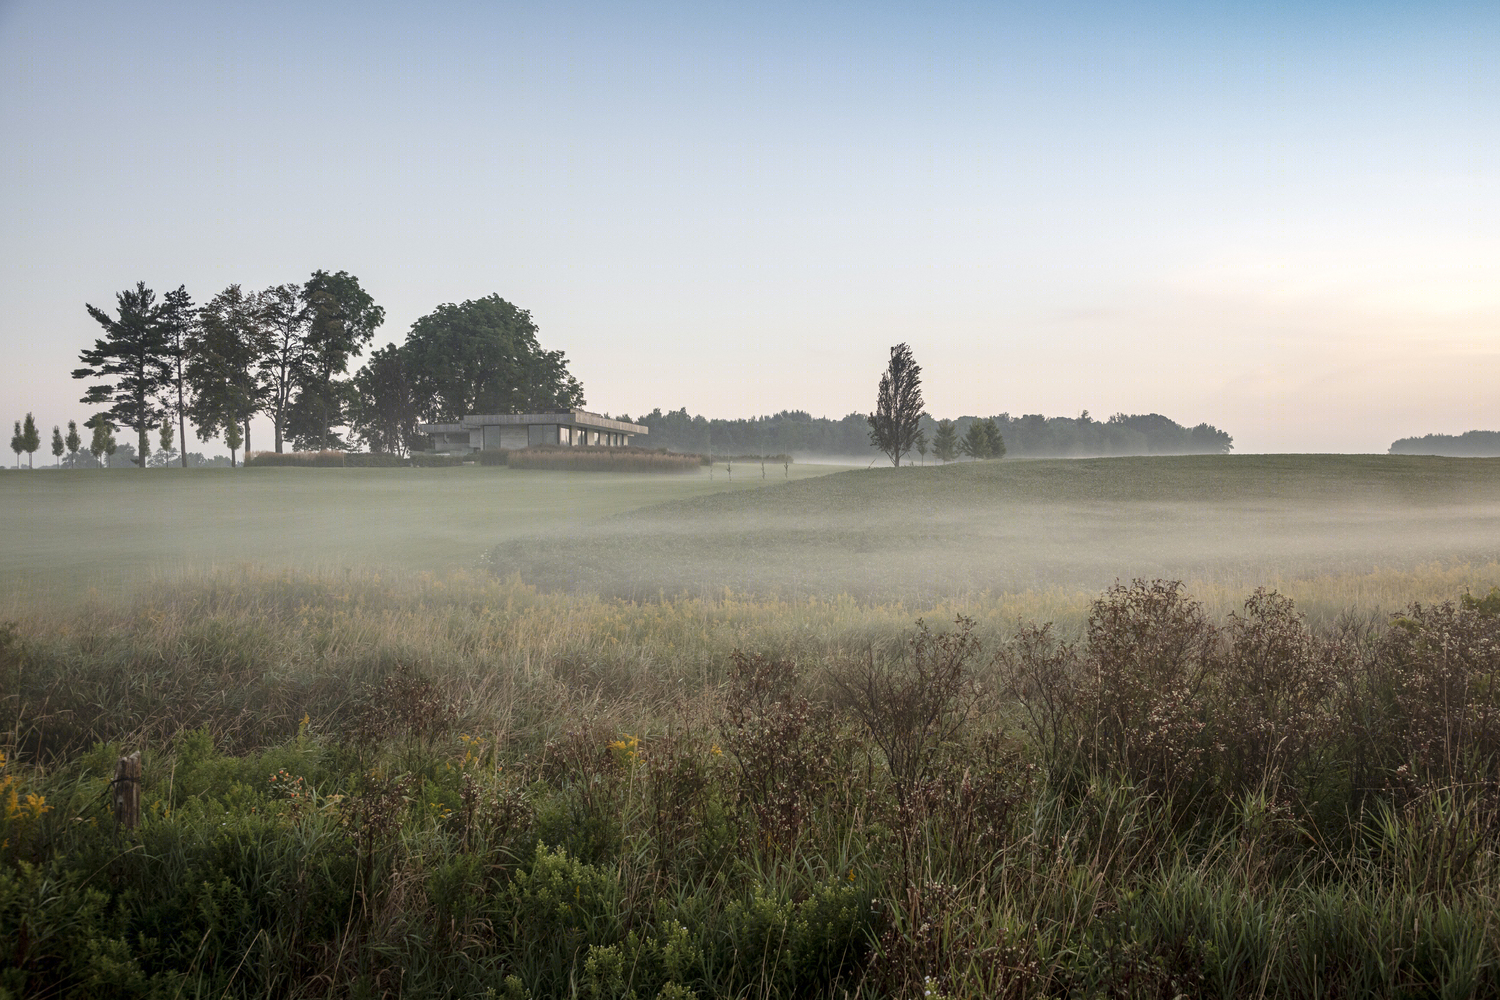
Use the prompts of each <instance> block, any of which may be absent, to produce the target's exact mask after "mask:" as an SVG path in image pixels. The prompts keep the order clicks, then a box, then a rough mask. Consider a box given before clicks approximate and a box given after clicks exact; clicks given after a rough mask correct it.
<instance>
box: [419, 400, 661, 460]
mask: <svg viewBox="0 0 1500 1000" xmlns="http://www.w3.org/2000/svg"><path fill="white" fill-rule="evenodd" d="M417 430H418V431H420V432H421V433H423V434H427V435H429V436H430V437H431V438H432V448H433V450H434V451H438V452H443V453H446V454H450V455H467V454H470V453H472V452H476V451H494V450H496V449H505V450H507V451H514V450H518V449H521V448H536V447H540V446H543V445H553V446H560V447H582V446H584V445H593V446H596V447H605V448H626V447H629V446H630V443H631V438H633V437H635V436H637V435H641V434H646V433H648V431H647V429H646V428H645V427H642V426H641V425H640V424H632V423H627V422H625V421H624V420H612V419H610V418H609V417H606V416H602V415H601V414H598V413H590V412H589V411H587V410H554V411H550V412H547V413H488V414H472V415H470V416H467V417H461V418H459V419H458V420H457V421H456V422H454V423H437V424H418V425H417Z"/></svg>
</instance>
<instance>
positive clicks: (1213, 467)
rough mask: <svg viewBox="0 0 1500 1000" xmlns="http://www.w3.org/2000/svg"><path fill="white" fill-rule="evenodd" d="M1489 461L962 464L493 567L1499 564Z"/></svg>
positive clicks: (700, 513)
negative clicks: (1496, 561) (1494, 560)
mask: <svg viewBox="0 0 1500 1000" xmlns="http://www.w3.org/2000/svg"><path fill="white" fill-rule="evenodd" d="M1497 539H1500V463H1472V462H1471V463H1465V462H1463V461H1444V460H1435V459H1423V460H1398V459H1390V458H1378V457H1377V458H1369V457H1353V456H1319V457H1315V458H1303V457H1295V458H1277V457H1266V456H1250V457H1228V456H1223V457H1218V456H1215V457H1182V458H1160V457H1159V458H1150V459H1100V460H1074V461H1042V460H1038V461H1032V462H1025V463H1010V462H1005V463H963V464H954V465H948V466H943V467H932V466H928V467H915V468H901V469H892V468H885V469H872V470H862V471H851V472H842V473H837V474H834V475H830V476H826V477H820V478H816V479H808V480H803V481H800V482H797V483H792V484H787V485H784V486H772V487H769V488H767V489H765V490H760V491H754V492H746V493H734V494H724V495H710V496H702V497H694V498H690V499H683V500H673V501H669V502H666V503H663V504H659V505H656V506H654V507H647V508H642V509H639V510H635V511H631V512H627V513H623V514H618V515H614V516H612V517H609V518H606V519H604V520H602V521H600V522H598V523H597V524H594V525H591V526H588V527H583V526H578V527H573V528H569V529H568V530H566V531H558V532H551V533H548V534H547V535H545V536H544V537H540V538H517V539H512V540H509V541H507V542H505V543H503V544H501V545H499V546H498V547H497V548H496V549H495V550H494V552H493V553H492V554H491V565H492V567H493V568H494V570H495V571H496V572H500V573H505V572H517V573H519V574H520V575H521V578H522V579H524V580H530V581H535V582H537V583H538V584H539V585H542V586H549V587H558V588H563V589H575V590H583V591H588V590H598V591H601V592H603V593H605V594H611V595H618V596H622V597H629V598H652V597H655V596H657V595H658V594H660V593H665V594H667V595H669V596H670V595H672V594H674V593H677V592H679V591H684V592H687V593H690V594H705V593H708V594H711V593H713V592H715V591H717V590H723V589H729V590H738V591H748V592H754V593H764V594H774V595H778V596H782V597H798V596H802V597H806V596H820V597H826V596H829V595H836V594H850V595H857V596H860V597H865V598H872V599H878V600H889V599H906V600H912V599H921V598H923V597H924V596H930V595H947V596H951V595H956V594H965V593H969V594H972V593H975V592H979V591H995V592H1006V591H1009V592H1019V591H1028V590H1035V589H1047V588H1069V589H1075V590H1078V589H1082V590H1100V589H1103V588H1104V587H1106V586H1108V585H1109V584H1111V583H1114V582H1115V581H1116V580H1123V581H1127V582H1128V581H1129V580H1130V579H1132V578H1136V577H1144V578H1152V577H1162V578H1170V579H1186V580H1202V581H1214V582H1220V583H1224V584H1228V583H1231V582H1233V583H1236V584H1238V585H1240V586H1243V587H1245V588H1247V589H1252V588H1253V587H1254V586H1257V585H1261V584H1266V585H1274V584H1275V583H1276V582H1277V581H1280V580H1290V579H1298V578H1306V577H1310V576H1317V575H1334V574H1349V573H1367V572H1371V571H1374V570H1380V569H1409V568H1411V567H1413V566H1415V565H1419V564H1423V563H1431V562H1438V561H1445V560H1446V561H1454V560H1481V561H1488V560H1493V559H1494V558H1496V557H1497V556H1500V546H1497V543H1496V540H1497Z"/></svg>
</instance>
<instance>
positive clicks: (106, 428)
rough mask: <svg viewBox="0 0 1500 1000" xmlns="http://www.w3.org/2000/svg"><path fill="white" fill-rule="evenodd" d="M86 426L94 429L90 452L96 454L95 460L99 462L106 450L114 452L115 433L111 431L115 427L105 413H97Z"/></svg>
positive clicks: (90, 441) (90, 440)
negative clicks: (105, 416) (110, 423)
mask: <svg viewBox="0 0 1500 1000" xmlns="http://www.w3.org/2000/svg"><path fill="white" fill-rule="evenodd" d="M84 426H85V427H92V428H93V429H94V436H93V437H92V438H90V439H89V454H90V455H93V456H94V461H95V462H99V461H100V456H101V455H103V454H104V453H105V452H106V451H107V452H109V453H110V454H111V455H112V454H114V447H115V446H114V435H113V434H112V433H111V431H112V430H113V429H114V428H112V427H110V425H109V421H108V420H106V419H105V418H104V414H102V413H99V414H95V415H94V416H93V417H92V418H90V420H89V421H88V422H87V423H85V424H84ZM101 464H102V463H101Z"/></svg>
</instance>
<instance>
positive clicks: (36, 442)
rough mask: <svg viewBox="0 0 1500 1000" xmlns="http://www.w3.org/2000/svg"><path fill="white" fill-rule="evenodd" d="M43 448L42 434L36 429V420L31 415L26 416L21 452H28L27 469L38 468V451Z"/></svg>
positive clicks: (22, 427)
mask: <svg viewBox="0 0 1500 1000" xmlns="http://www.w3.org/2000/svg"><path fill="white" fill-rule="evenodd" d="M41 446H42V434H41V432H40V431H38V430H37V429H36V418H35V417H33V416H32V415H31V414H30V413H28V414H26V420H25V422H23V423H22V424H21V450H22V451H24V452H26V467H27V468H28V469H33V468H35V467H36V464H35V456H36V450H37V449H38V448H40V447H41Z"/></svg>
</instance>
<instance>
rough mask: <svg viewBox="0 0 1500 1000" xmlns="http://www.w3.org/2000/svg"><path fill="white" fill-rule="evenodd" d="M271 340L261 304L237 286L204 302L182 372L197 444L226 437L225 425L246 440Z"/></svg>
mask: <svg viewBox="0 0 1500 1000" xmlns="http://www.w3.org/2000/svg"><path fill="white" fill-rule="evenodd" d="M286 287H287V288H292V286H290V285H288V286H286ZM274 291H275V289H272V290H271V291H270V292H267V293H265V294H266V295H268V296H269V295H270V294H271V292H274ZM293 302H295V297H294V298H293ZM271 341H272V334H271V332H270V329H269V324H268V320H267V316H266V314H265V312H264V311H263V309H262V303H261V302H260V301H258V299H257V297H256V296H249V295H246V294H245V293H244V292H243V291H241V289H240V286H239V285H230V286H229V287H228V288H226V289H224V290H223V291H222V292H220V293H219V294H218V295H215V296H214V297H213V298H211V299H209V300H208V302H206V303H204V306H203V308H202V309H201V310H200V311H199V313H198V322H197V323H196V324H195V326H194V328H193V339H192V342H191V345H190V349H189V353H190V361H189V363H188V367H187V380H188V384H189V386H191V388H192V393H193V401H192V404H191V406H190V407H189V415H190V416H191V417H192V418H193V425H194V426H195V427H196V428H197V429H198V437H199V438H200V439H202V440H204V441H207V440H209V439H210V438H212V437H214V436H215V435H216V434H219V433H221V432H225V433H227V431H228V428H229V425H230V424H234V425H236V426H238V425H241V424H243V425H244V438H245V439H246V440H248V438H249V434H250V418H251V417H252V416H254V415H255V414H256V413H257V412H259V411H260V410H261V408H262V407H263V406H264V405H265V400H266V397H267V387H266V384H265V383H264V382H263V381H262V375H263V373H264V372H265V368H264V367H261V366H262V363H263V362H264V360H265V358H266V356H267V354H268V353H269V352H270V350H271ZM183 450H184V451H186V447H184V449H183Z"/></svg>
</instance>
